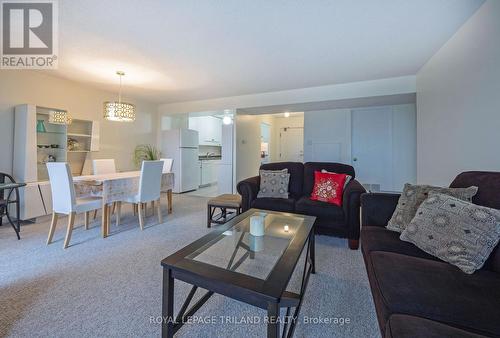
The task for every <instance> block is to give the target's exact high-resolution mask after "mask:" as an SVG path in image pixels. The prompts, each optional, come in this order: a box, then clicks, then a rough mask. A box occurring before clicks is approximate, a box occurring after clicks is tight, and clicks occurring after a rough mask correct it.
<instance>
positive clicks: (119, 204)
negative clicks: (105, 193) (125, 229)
mask: <svg viewBox="0 0 500 338" xmlns="http://www.w3.org/2000/svg"><path fill="white" fill-rule="evenodd" d="M121 217H122V202H116V226H119V225H120V218H121Z"/></svg>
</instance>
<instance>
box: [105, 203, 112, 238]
mask: <svg viewBox="0 0 500 338" xmlns="http://www.w3.org/2000/svg"><path fill="white" fill-rule="evenodd" d="M111 211H112V206H111V205H110V206H109V207H108V212H107V213H106V236H108V235H109V232H110V228H111Z"/></svg>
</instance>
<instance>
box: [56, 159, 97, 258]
mask: <svg viewBox="0 0 500 338" xmlns="http://www.w3.org/2000/svg"><path fill="white" fill-rule="evenodd" d="M47 170H48V172H49V180H50V189H51V191H52V222H51V223H50V230H49V237H48V238H47V245H49V244H50V243H51V242H52V237H53V236H54V231H55V230H56V226H57V219H58V216H59V214H64V215H68V228H67V230H66V237H65V239H64V245H63V248H64V249H66V248H67V247H68V245H69V241H70V240H71V233H72V231H73V225H74V223H75V216H76V214H79V213H83V212H84V213H85V230H87V229H88V228H89V212H90V211H92V210H97V209H100V208H101V205H102V200H101V198H100V197H88V198H76V194H75V186H74V184H73V176H72V175H71V170H70V167H69V165H68V164H67V163H64V162H59V163H47Z"/></svg>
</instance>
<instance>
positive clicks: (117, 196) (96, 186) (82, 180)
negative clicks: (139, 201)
mask: <svg viewBox="0 0 500 338" xmlns="http://www.w3.org/2000/svg"><path fill="white" fill-rule="evenodd" d="M140 177H141V172H140V171H127V172H119V173H112V174H101V175H83V176H76V177H74V178H73V183H74V185H75V192H76V196H77V197H91V196H99V197H101V198H102V237H107V236H108V235H109V224H110V217H111V216H110V215H111V213H110V206H111V205H112V204H113V203H114V202H120V201H123V200H124V199H125V198H127V197H132V196H134V195H136V194H137V193H138V192H139V180H140ZM173 187H174V174H173V173H171V172H169V173H163V174H162V179H161V192H164V193H166V195H167V205H168V207H167V210H168V213H169V214H170V213H172V189H173Z"/></svg>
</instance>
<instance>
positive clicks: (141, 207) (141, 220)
mask: <svg viewBox="0 0 500 338" xmlns="http://www.w3.org/2000/svg"><path fill="white" fill-rule="evenodd" d="M137 211H138V214H139V226H140V227H141V230H144V203H139V207H138V208H137Z"/></svg>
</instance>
